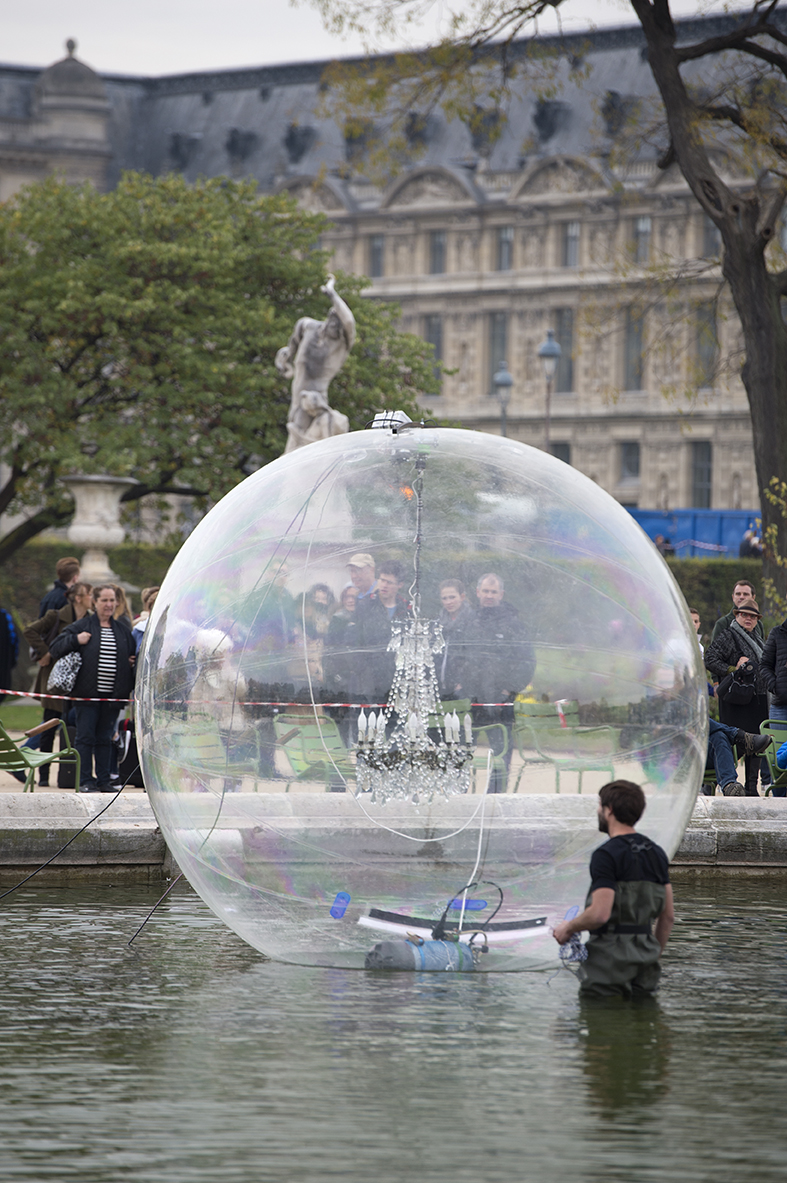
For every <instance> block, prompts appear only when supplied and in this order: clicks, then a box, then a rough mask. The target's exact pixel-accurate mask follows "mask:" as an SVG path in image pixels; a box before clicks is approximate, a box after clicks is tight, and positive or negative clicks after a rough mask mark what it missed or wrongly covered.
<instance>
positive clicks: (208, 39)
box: [0, 0, 725, 74]
mask: <svg viewBox="0 0 787 1183" xmlns="http://www.w3.org/2000/svg"><path fill="white" fill-rule="evenodd" d="M459 2H461V0H459ZM448 6H449V5H448V0H436V4H435V14H436V16H438V17H439V14H441V13H444V12H445V11H447V9H448ZM724 7H725V4H724V3H722V2H718V3H717V2H715V0H708V2H704V0H700V2H699V3H698V0H673V5H672V9H673V12H674V13H676V15H690V14H692V13H697V12H700V11H717V12H718V11H722V10H723V9H724ZM3 9H4V11H3V17H2V41H0V62H2V63H4V64H17V65H28V66H48V65H50V64H51V63H52V62H54V61H57V60H58V59H59V58H61V57H63V56H64V55H65V50H64V44H65V42H66V40H67V39H68V38H69V37H73V38H74V39H75V40H76V41H77V43H78V49H77V56H78V57H80V58H82V60H83V61H86V62H87V63H88V64H89V65H91V66H93V68H94V69H96V70H99V71H102V72H104V73H119V74H172V73H183V72H185V71H189V70H216V69H224V68H227V67H232V66H258V65H268V64H270V63H273V62H295V61H309V60H311V59H315V58H317V59H319V58H326V57H343V56H345V57H346V56H348V55H351V54H355V53H360V52H361V51H362V46H361V44H360V42H359V41H358V40H357V39H355V40H347V41H343V40H341V39H339V38H336V37H329V36H328V35H327V34H326V33H325V31H324V30H323V27H322V24H321V22H320V18H319V15H318V14H317V12H316V10H315V9H313V8H311V7H310V6H309V4H308V0H300V3H299V4H298V6H297V7H293V6H292V5H291V4H290V3H289V2H288V0H133V3H132V2H130V0H17V2H16V3H14V2H13V0H5V2H4V4H3ZM560 12H561V19H562V21H563V27H564V28H566V29H570V30H579V29H587V28H589V27H590V26H591V23H594V24H596V25H602V24H604V25H610V24H612V25H624V24H632V23H634V17H633V13H632V10H631V7H630V5H629V4H628V2H627V0H566V2H565V3H564V5H563V6H562V7H561V10H560ZM433 27H434V25H432V28H433ZM554 28H556V18H555V16H554V15H552V14H550V18H548V19H544V21H543V22H542V24H541V29H542V31H544V32H549V31H552V30H554ZM427 31H431V30H429V28H428V26H427Z"/></svg>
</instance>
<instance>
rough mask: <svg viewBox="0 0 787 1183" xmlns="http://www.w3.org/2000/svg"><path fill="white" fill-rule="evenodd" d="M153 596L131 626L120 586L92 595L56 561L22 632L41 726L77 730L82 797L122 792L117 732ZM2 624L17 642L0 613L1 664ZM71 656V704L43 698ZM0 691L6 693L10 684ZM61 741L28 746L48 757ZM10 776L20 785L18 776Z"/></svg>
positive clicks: (73, 567)
mask: <svg viewBox="0 0 787 1183" xmlns="http://www.w3.org/2000/svg"><path fill="white" fill-rule="evenodd" d="M158 590H159V589H158V588H157V587H153V588H145V589H144V591H143V592H142V605H143V610H142V613H141V614H140V616H139V617H137V619H136V620H134V619H133V618H132V613H131V608H130V606H129V604H128V601H127V599H126V595H125V592H124V590H123V588H122V587H121V586H120V585H119V584H116V583H106V584H102V585H99V586H96V587H93V586H91V584H89V583H86V582H85V581H84V580H83V579H82V578H81V570H80V563H79V559H77V558H74V557H73V556H69V557H66V558H62V559H60V560H59V561H58V562H57V564H56V567H55V581H54V584H53V586H52V588H51V589H50V590H49V591H48V592H47V593H46V594H45V595H44V596H43V598H42V599H41V602H40V604H39V616H38V619H37V620H34V621H33V622H32V623H31V624H29V625H28V626H27V627H26V628H25V629H24V630H23V637H24V639H25V641H27V643H28V645H29V646H30V660H31V661H33V662H35V663H36V665H37V666H38V671H37V675H36V681H35V687H34V690H33V693H34V694H35V695H36V696H38V697H39V701H40V702H41V706H42V710H43V721H44V722H47V721H49V720H57V719H63V720H64V721H65V722H66V725H67V726H69V727H71V728H73V729H74V730H75V739H74V744H75V746H76V748H77V751H78V752H79V755H80V760H81V769H82V771H81V781H80V784H79V785H78V786H77V788H78V790H79V791H80V792H83V793H87V792H91V793H92V792H102V793H103V792H115V791H117V789H118V788H119V787H120V776H119V771H118V767H119V755H120V753H121V749H122V748H123V747H124V743H123V738H122V736H121V735H120V733H119V729H118V724H119V721H120V719H121V718H122V716H123V715H124V714H125V712H126V706H127V701H128V699H129V697H130V695H131V692H132V689H133V685H134V665H135V661H136V653H137V650H138V649H139V645H140V643H141V640H142V637H143V635H144V631H145V627H146V624H147V620H148V616H149V614H150V609H151V608H152V607H153V604H154V603H155V599H156V594H157V593H158ZM5 618H7V627H8V629H9V633H11V631H12V630H13V633H12V635H13V636H15V630H14V628H13V621H12V619H11V617H10V614H8V613H5V612H4V611H2V610H0V658H2V656H3V642H4V638H3V636H2V627H3V624H4V620H5ZM16 652H17V653H18V640H17V642H16ZM69 653H78V654H79V657H80V659H81V661H80V664H79V669H78V671H77V674H76V680H75V682H74V685H73V688H72V690H71V691H70V692H69V693H70V694H71V695H73V697H64V696H63V694H62V690H61V693H54V692H53V693H52V694H48V693H47V691H48V689H49V686H48V683H49V679H50V675H51V673H52V668H53V666H54V664H55V662H57V661H58V659H59V658H61V657H64V656H66V654H69ZM11 664H13V663H11ZM9 675H10V669H9ZM3 686H4V687H5V688H10V676H9V677H8V678H7V680H6V682H5V683H3ZM59 734H62V733H61V732H60V731H59V730H58V729H56V728H53V729H50V730H47V731H44V732H43V733H42V734H41V735H40V736H37V737H35V739H31V740H29V741H28V744H29V745H35V744H38V745H39V746H40V748H41V750H43V751H52V747H53V744H54V738H55V735H59ZM12 775H14V776H16V778H17V779H18V780H20V781H23V780H24V775H23V774H22V773H19V774H16V773H12ZM38 783H39V785H44V786H45V785H48V784H49V766H45V767H43V768H41V769H39V780H38Z"/></svg>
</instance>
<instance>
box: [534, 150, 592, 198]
mask: <svg viewBox="0 0 787 1183" xmlns="http://www.w3.org/2000/svg"><path fill="white" fill-rule="evenodd" d="M607 188H608V186H607V184H606V183H605V181H604V179H603V178H602V177H601V175H600V174H599V173H598V172H597V171H596V169H594V168H591V167H590V166H589V165H587V164H585V162H584V161H583V160H577V159H576V158H574V157H571V156H556V157H553V158H552V159H551V160H544V161H541V162H539V163H538V164H536V165H534V166H533V168H532V169H531V170H530V171H529V172H528V174H527V176H525V177H524V178H523V180H522V182H521V184H520V185H519V187H518V188H517V189H516V190H515V192H514V193H512V194H511V200H512V201H516V199H517V198H519V197H543V196H544V195H546V194H549V193H588V192H596V191H598V190H599V189H607Z"/></svg>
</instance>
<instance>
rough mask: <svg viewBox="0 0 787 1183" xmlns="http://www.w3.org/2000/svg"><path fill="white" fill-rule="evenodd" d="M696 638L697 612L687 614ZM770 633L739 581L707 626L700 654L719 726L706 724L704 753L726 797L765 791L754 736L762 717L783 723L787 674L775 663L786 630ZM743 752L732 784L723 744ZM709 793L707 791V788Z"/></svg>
mask: <svg viewBox="0 0 787 1183" xmlns="http://www.w3.org/2000/svg"><path fill="white" fill-rule="evenodd" d="M692 618H693V620H694V624H695V628H696V629H697V634H698V639H699V629H700V620H699V613H697V612H696V611H694V610H692ZM785 624H787V622H785ZM785 624H782V625H778V626H777V627H776V628H774V629H772V631H771V633H770V636H768V637H767V638H766V635H765V631H764V627H763V621H762V613H761V612H760V609H759V605H758V603H757V599H756V594H755V589H754V586H753V584H752V583H751V582H750V581H749V580H746V579H739V580H738V581H737V583H736V584H735V586H734V587H733V589H732V608H731V610H730V611H729V612H728V613H727V614H726V615H725V616H721V617H720V618H719V619H718V620H717V621H716V623H715V624H714V626H713V632H712V634H711V639H710V643H709V645H708V646H707V648H703V647H702V643H701V642H700V647H701V649H702V652H703V660H704V663H705V668H706V669H707V670H708V672H709V673H710V675H711V678H712V681H711V683H710V692H711V694H712V695H713V696H714V697H715V698H716V699H717V700H718V708H719V723H718V724H717V723H716V722H715V721H712V723H711V739H710V750H711V757H712V759H713V761H714V763H715V767H716V773H717V778H718V783H719V786H720V788H721V791H722V793H723V794H724V795H725V796H728V797H743V796H746V797H757V796H759V788H758V785H761V786H762V788H763V789H764V790H766V791H767V790H768V789H769V788H770V787H771V774H770V768H769V765H768V762H767V760H765V759H764V758H763V757H762V752H763V751H765V749H766V748H767V747H768V746H769V743H770V740H769V738H768V737H767V736H765V735H760V724H761V723H764V722H765V720H766V719H787V676H785V673H784V671H782V670H779V660H780V658H781V662H782V664H785V662H787V627H785ZM730 743H732V744H733V745H735V744H736V743H737V744H738V745H739V746H740V747H742V749H743V751H744V753H745V759H744V766H745V777H744V782H743V783H741V782H740V781H739V780H738V776H737V772H736V770H735V765H734V760H733V761H732V763H730V757H729V754H728V751H727V748H728V746H729V744H730ZM710 791H712V789H711V790H710ZM772 792H773V795H774V796H780V797H784V796H787V788H783V787H780V788H773V789H772Z"/></svg>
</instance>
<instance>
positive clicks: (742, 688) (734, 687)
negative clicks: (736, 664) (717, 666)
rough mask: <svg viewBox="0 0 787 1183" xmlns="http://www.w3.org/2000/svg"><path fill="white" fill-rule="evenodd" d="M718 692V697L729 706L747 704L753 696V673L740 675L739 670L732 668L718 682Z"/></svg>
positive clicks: (743, 705)
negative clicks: (730, 671)
mask: <svg viewBox="0 0 787 1183" xmlns="http://www.w3.org/2000/svg"><path fill="white" fill-rule="evenodd" d="M718 693H719V698H721V699H723V700H724V701H725V702H726V703H729V705H730V706H736V707H745V706H748V705H749V703H750V702H751V700H752V699H753V698H754V675H753V674H748V675H742V674H741V672H740V670H733V671H732V673H730V674H727V676H726V678H724V679H722V681H721V682H719V691H718Z"/></svg>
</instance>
